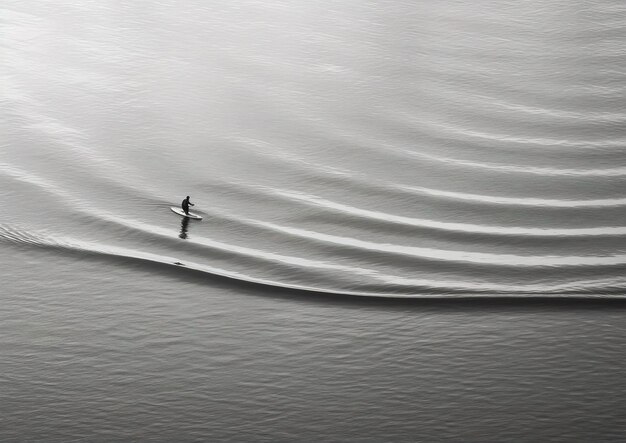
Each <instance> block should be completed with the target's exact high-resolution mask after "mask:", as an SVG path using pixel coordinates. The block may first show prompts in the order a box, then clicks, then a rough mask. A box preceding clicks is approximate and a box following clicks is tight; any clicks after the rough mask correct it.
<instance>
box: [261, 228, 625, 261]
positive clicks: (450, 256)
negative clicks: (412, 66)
mask: <svg viewBox="0 0 626 443" xmlns="http://www.w3.org/2000/svg"><path fill="white" fill-rule="evenodd" d="M256 223H257V224H259V225H261V226H267V227H269V228H271V229H275V230H277V231H281V232H284V233H288V234H291V235H296V236H299V237H304V238H307V239H310V240H317V241H320V242H323V243H327V244H332V245H336V246H349V247H353V248H357V249H361V250H367V251H374V252H387V253H392V254H398V255H404V256H408V257H414V258H421V259H424V258H426V259H431V260H441V261H447V262H465V263H473V264H485V265H494V266H520V267H557V266H558V267H566V266H567V267H581V266H616V265H625V264H626V255H612V256H554V255H548V256H523V255H513V254H489V253H484V252H469V251H454V250H443V249H433V248H422V247H418V246H402V245H395V244H390V243H374V242H370V241H365V240H357V239H354V238H348V237H340V236H337V235H331V234H323V233H320V232H314V231H309V230H306V229H300V228H292V227H287V226H280V225H277V224H274V223H270V222H261V221H257V222H256Z"/></svg>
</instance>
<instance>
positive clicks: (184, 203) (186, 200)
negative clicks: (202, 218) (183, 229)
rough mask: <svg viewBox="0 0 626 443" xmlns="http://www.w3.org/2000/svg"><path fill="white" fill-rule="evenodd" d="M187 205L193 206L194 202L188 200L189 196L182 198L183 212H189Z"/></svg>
mask: <svg viewBox="0 0 626 443" xmlns="http://www.w3.org/2000/svg"><path fill="white" fill-rule="evenodd" d="M189 205H191V206H193V205H194V204H193V203H191V202H190V201H189V197H187V198H186V199H184V200H183V202H182V204H181V206H182V207H183V211H185V214H189Z"/></svg>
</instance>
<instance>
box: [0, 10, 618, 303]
mask: <svg viewBox="0 0 626 443" xmlns="http://www.w3.org/2000/svg"><path fill="white" fill-rule="evenodd" d="M3 17H4V18H3V22H4V23H3V34H4V38H3V43H2V50H3V54H4V57H3V59H4V61H3V66H4V68H3V87H2V92H3V94H2V99H3V104H2V106H3V114H4V115H5V118H4V134H5V137H4V142H3V147H2V154H1V157H0V180H1V181H2V188H3V189H4V192H3V193H2V200H3V206H4V207H10V208H13V209H14V210H12V211H10V212H9V213H7V214H5V215H4V216H3V218H2V220H1V224H0V239H1V240H2V241H3V242H4V243H5V244H6V243H9V244H13V243H17V244H21V245H29V246H32V247H34V246H43V247H50V248H55V249H57V250H60V251H63V250H79V251H85V252H90V253H96V254H106V255H113V256H118V257H121V258H126V257H132V258H136V259H138V260H150V261H155V262H160V263H168V264H171V265H172V266H186V267H189V268H193V269H196V270H200V271H202V272H206V273H210V274H219V275H223V276H228V277H232V278H234V279H237V280H245V281H251V282H259V283H263V284H268V285H272V286H282V287H292V288H300V289H312V290H316V291H323V292H330V293H343V294H355V295H369V296H401V297H419V296H424V295H447V294H457V295H463V294H473V295H485V296H489V295H494V294H496V295H523V294H536V295H545V294H564V295H565V294H569V295H572V294H573V295H578V296H580V295H589V296H591V295H596V296H597V295H612V296H617V295H622V294H623V293H624V289H625V288H626V280H625V277H624V275H626V273H625V272H624V271H625V268H626V226H625V225H624V218H625V215H626V195H625V193H624V190H625V189H626V134H625V129H624V127H625V126H624V123H625V122H626V114H625V113H624V108H623V104H624V99H625V94H624V91H625V89H624V84H625V83H624V77H625V72H626V71H625V67H626V50H625V49H624V48H626V34H625V33H624V32H623V26H624V17H625V15H624V7H623V5H622V4H621V3H620V2H615V1H597V2H583V3H581V2H569V1H568V2H565V1H562V2H547V3H546V2H508V1H506V2H502V1H499V2H492V1H482V2H479V3H475V2H434V1H433V2H419V4H417V5H416V4H415V2H393V3H392V4H389V5H387V4H386V5H384V6H383V5H381V4H377V3H371V2H338V3H332V4H330V5H327V4H324V5H315V4H310V2H300V3H280V2H270V3H263V2H256V1H251V2H236V3H215V4H213V3H209V4H205V2H191V3H189V2H187V3H185V5H181V4H178V3H176V2H159V3H155V2H132V3H127V2H119V3H118V2H96V3H88V4H83V3H81V2H77V3H76V4H72V3H65V4H61V5H51V4H48V5H38V7H37V8H33V7H29V4H28V2H9V3H8V4H5V7H4V9H3ZM185 195H191V196H192V201H195V202H196V204H197V206H196V208H197V209H199V212H200V213H201V214H202V215H203V216H204V217H205V221H204V222H202V223H196V222H193V221H192V222H191V223H186V222H185V223H183V224H182V225H181V220H180V219H178V218H177V217H176V216H175V215H174V214H172V213H171V212H169V210H168V207H169V206H170V205H179V202H180V200H182V198H183V197H184V196H185ZM25 202H28V203H27V204H26V203H25ZM42 214H43V215H44V216H42ZM182 240H185V241H182ZM176 263H182V265H180V264H176Z"/></svg>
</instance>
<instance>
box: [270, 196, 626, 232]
mask: <svg viewBox="0 0 626 443" xmlns="http://www.w3.org/2000/svg"><path fill="white" fill-rule="evenodd" d="M273 192H274V193H275V194H276V195H280V196H283V197H288V198H291V199H295V200H299V201H302V202H305V203H308V204H311V205H313V206H317V207H322V208H324V209H332V210H335V211H338V212H342V213H345V214H350V215H355V216H359V217H366V218H370V219H375V220H380V221H385V222H389V223H398V224H403V225H407V226H415V227H418V228H432V229H440V230H447V231H455V232H467V233H472V234H489V235H514V236H515V235H516V236H537V237H589V236H606V235H613V236H619V235H626V227H621V226H620V227H616V226H606V227H599V228H567V229H553V228H522V227H504V226H484V225H473V224H469V223H455V222H440V221H436V220H428V219H420V218H414V217H407V216H402V215H392V214H387V213H385V212H378V211H371V210H369V209H361V208H356V207H353V206H348V205H344V204H342V203H336V202H333V201H330V200H326V199H323V198H321V197H317V196H314V195H309V194H304V193H301V192H295V191H282V190H279V189H274V190H273Z"/></svg>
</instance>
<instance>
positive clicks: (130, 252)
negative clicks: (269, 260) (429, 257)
mask: <svg viewBox="0 0 626 443" xmlns="http://www.w3.org/2000/svg"><path fill="white" fill-rule="evenodd" d="M2 238H7V239H9V240H10V241H14V242H17V243H26V244H33V245H37V246H50V247H64V248H68V249H73V250H79V251H87V252H94V253H100V254H105V255H110V256H121V257H129V258H135V259H138V260H146V261H151V262H155V263H162V264H176V263H181V264H180V265H177V266H182V267H184V268H187V269H192V270H197V271H201V272H207V273H210V274H214V275H219V276H223V277H228V278H233V279H237V280H242V281H247V282H251V283H259V284H264V285H268V286H278V287H284V288H291V289H299V290H306V291H317V292H333V293H337V294H346V295H356V296H379V297H402V298H403V297H412V296H419V293H418V291H423V292H427V291H428V290H439V291H455V292H473V291H477V292H478V293H486V292H491V293H496V294H495V295H500V294H502V293H504V294H525V293H530V294H533V293H538V294H542V293H552V294H555V293H556V294H559V293H568V292H569V293H572V292H573V293H580V292H581V291H591V290H593V291H595V292H597V291H600V290H602V289H606V288H609V289H615V288H617V287H620V286H624V288H625V289H626V280H625V279H623V278H622V279H619V280H616V279H606V278H605V279H597V280H585V281H575V282H568V283H557V284H530V285H524V284H515V285H506V284H499V283H486V282H485V283H484V282H479V283H477V282H467V281H464V282H461V283H459V281H458V280H455V281H451V282H448V281H437V280H432V279H423V278H413V277H403V276H394V275H384V276H381V278H380V280H381V281H383V282H384V283H385V284H389V285H392V286H393V285H395V286H396V287H397V286H402V287H403V289H408V290H411V289H413V291H411V292H406V293H400V292H398V291H393V292H392V291H389V292H372V291H369V292H368V291H353V290H349V289H335V288H328V287H326V288H325V287H321V286H310V285H298V284H292V283H285V282H280V281H275V280H269V279H264V278H260V277H254V276H250V275H248V274H243V273H240V272H236V271H232V270H225V269H222V268H217V267H213V266H209V265H205V264H200V263H197V262H193V261H188V260H186V259H185V260H183V261H182V262H181V259H178V258H175V257H170V256H164V255H157V254H152V253H149V252H142V251H137V250H134V249H130V248H124V247H120V246H112V245H102V244H100V243H96V242H88V241H77V240H74V239H69V238H64V237H55V236H51V235H49V234H37V233H33V232H28V233H22V232H16V231H15V230H14V229H10V230H9V229H6V228H5V227H4V226H2V225H0V239H2ZM397 289H400V288H397ZM485 295H486V296H492V295H494V294H485Z"/></svg>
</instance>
